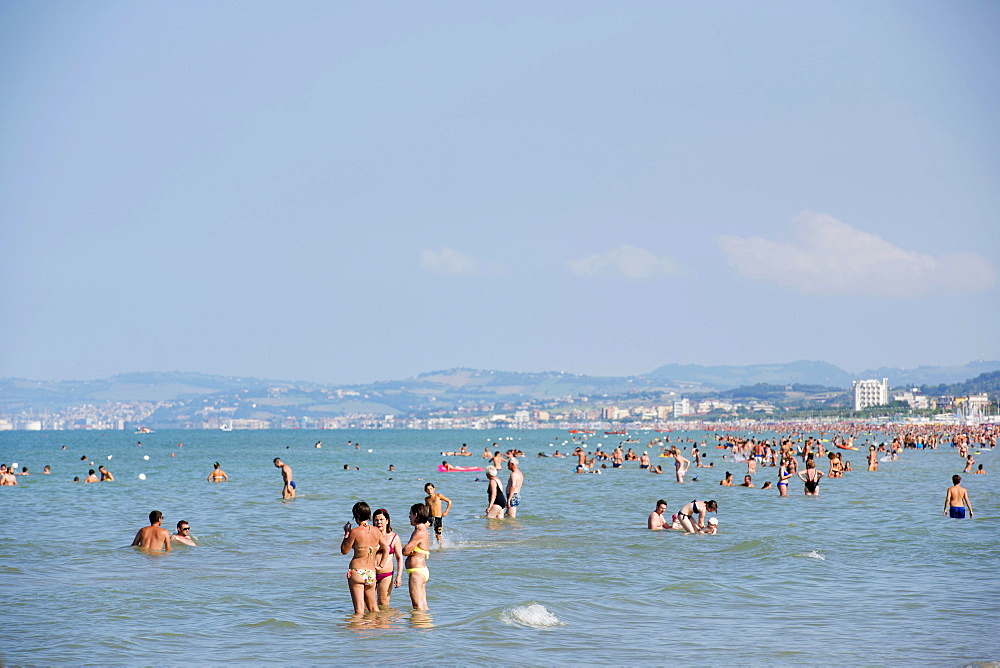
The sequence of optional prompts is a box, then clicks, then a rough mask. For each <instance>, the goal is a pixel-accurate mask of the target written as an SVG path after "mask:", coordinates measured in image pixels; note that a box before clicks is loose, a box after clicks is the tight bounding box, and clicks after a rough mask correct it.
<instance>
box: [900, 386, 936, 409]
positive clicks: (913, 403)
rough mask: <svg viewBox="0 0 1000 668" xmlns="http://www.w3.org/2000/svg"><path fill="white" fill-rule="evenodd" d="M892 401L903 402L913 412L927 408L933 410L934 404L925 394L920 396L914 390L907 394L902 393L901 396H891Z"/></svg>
mask: <svg viewBox="0 0 1000 668" xmlns="http://www.w3.org/2000/svg"><path fill="white" fill-rule="evenodd" d="M892 400H893V401H905V402H906V403H907V404H908V405H909V407H910V408H912V409H914V410H926V409H928V408H935V407H936V404H934V402H933V401H932V400H931V398H930V397H928V396H927V395H926V394H921V393H920V391H919V390H918V389H916V388H913V389H912V390H911V391H909V392H903V393H901V394H894V395H892Z"/></svg>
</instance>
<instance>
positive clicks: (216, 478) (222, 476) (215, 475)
mask: <svg viewBox="0 0 1000 668" xmlns="http://www.w3.org/2000/svg"><path fill="white" fill-rule="evenodd" d="M208 482H229V476H228V475H226V472H225V471H223V470H222V468H221V467H220V466H219V462H215V464H214V468H213V469H212V472H211V473H209V474H208Z"/></svg>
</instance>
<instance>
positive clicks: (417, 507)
mask: <svg viewBox="0 0 1000 668" xmlns="http://www.w3.org/2000/svg"><path fill="white" fill-rule="evenodd" d="M430 520H431V513H430V509H429V508H427V505H426V504H423V503H414V504H413V505H412V506H410V525H411V526H413V533H412V534H411V535H410V540H409V541H407V543H406V545H404V546H403V556H404V557H406V564H405V566H406V574H407V576H409V581H408V585H409V589H410V602H411V603H412V604H413V609H414V610H427V609H428V608H427V580H429V579H430V577H431V574H430V571H429V570H427V555H429V554H430V546H431V537H430V534H429V533H428V531H427V524H428V522H430Z"/></svg>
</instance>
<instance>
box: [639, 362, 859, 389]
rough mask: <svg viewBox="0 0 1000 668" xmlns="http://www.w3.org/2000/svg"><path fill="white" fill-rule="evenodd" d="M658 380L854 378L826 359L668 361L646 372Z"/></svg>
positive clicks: (728, 385) (845, 383) (844, 383)
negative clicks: (719, 363) (748, 362)
mask: <svg viewBox="0 0 1000 668" xmlns="http://www.w3.org/2000/svg"><path fill="white" fill-rule="evenodd" d="M645 377H646V378H650V379H653V380H656V381H659V382H661V383H672V384H684V383H698V384H701V385H704V386H707V387H711V388H714V389H719V390H729V389H733V388H736V387H746V386H749V385H757V384H759V383H766V384H777V385H790V384H795V383H800V384H803V385H824V386H827V387H840V388H844V387H850V385H851V380H853V379H854V378H855V377H854V376H852V375H851V374H849V373H848V372H846V371H844V370H843V369H841V368H840V367H836V366H834V365H832V364H827V363H826V362H809V361H800V362H789V363H787V364H751V365H749V366H701V365H699V364H668V365H666V366H661V367H660V368H658V369H656V370H654V371H652V372H650V373H648V374H646V376H645Z"/></svg>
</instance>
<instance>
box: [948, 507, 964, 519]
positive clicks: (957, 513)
mask: <svg viewBox="0 0 1000 668" xmlns="http://www.w3.org/2000/svg"><path fill="white" fill-rule="evenodd" d="M948 517H954V518H955V519H956V520H964V519H965V506H951V509H950V510H949V511H948Z"/></svg>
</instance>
